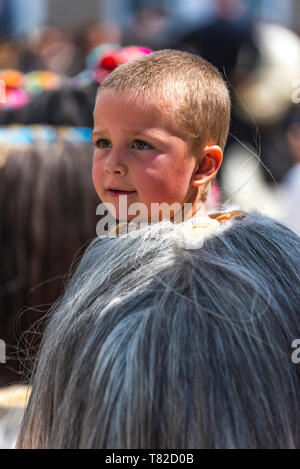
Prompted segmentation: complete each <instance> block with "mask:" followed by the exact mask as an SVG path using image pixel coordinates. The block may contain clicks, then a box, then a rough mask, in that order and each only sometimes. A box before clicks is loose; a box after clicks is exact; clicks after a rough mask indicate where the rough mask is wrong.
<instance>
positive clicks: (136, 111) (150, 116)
mask: <svg viewBox="0 0 300 469" xmlns="http://www.w3.org/2000/svg"><path fill="white" fill-rule="evenodd" d="M175 116H176V111H175V105H174V103H172V100H171V99H170V101H169V102H165V103H160V102H159V101H158V100H157V99H155V98H154V97H151V96H149V95H148V94H146V93H145V94H136V93H130V92H122V93H116V92H115V91H114V90H113V89H105V90H103V91H101V90H100V92H99V94H98V96H97V100H96V105H95V110H94V119H95V125H97V123H99V124H101V123H103V124H104V123H105V122H106V121H107V120H111V119H112V120H114V121H120V122H122V124H123V125H126V124H127V125H128V126H130V124H136V125H140V126H145V127H147V126H149V127H153V126H154V125H155V126H156V127H165V128H166V129H167V130H169V131H172V133H174V132H176V133H178V129H177V127H178V126H177V125H176V124H177V122H176V117H175Z"/></svg>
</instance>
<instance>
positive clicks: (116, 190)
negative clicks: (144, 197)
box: [106, 187, 136, 197]
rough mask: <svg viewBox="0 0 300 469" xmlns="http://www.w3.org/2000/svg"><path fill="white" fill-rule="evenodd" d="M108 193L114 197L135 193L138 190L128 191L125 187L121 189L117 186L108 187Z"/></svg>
mask: <svg viewBox="0 0 300 469" xmlns="http://www.w3.org/2000/svg"><path fill="white" fill-rule="evenodd" d="M106 191H107V193H108V195H110V196H112V197H119V196H120V195H131V194H135V193H136V191H127V190H124V189H119V188H117V187H108V188H107V189H106Z"/></svg>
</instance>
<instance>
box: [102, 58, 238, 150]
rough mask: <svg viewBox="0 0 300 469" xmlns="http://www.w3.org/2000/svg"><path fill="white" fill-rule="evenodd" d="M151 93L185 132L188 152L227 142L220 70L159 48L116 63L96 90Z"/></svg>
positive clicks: (227, 103)
mask: <svg viewBox="0 0 300 469" xmlns="http://www.w3.org/2000/svg"><path fill="white" fill-rule="evenodd" d="M105 89H113V90H114V91H115V92H116V93H127V92H130V94H134V95H136V96H139V97H140V96H145V97H146V96H149V97H150V98H151V99H152V100H153V102H154V103H157V106H158V107H159V106H165V110H166V111H167V112H168V114H169V116H170V118H171V119H172V122H173V123H174V121H175V124H176V126H177V128H178V129H180V130H181V131H182V132H183V133H184V135H185V136H186V138H187V140H188V143H189V149H190V153H191V154H195V153H198V152H199V150H201V149H202V148H203V147H204V145H206V144H215V145H219V146H220V147H221V148H222V150H223V149H224V147H225V144H226V140H227V136H228V130H229V124H230V97H229V92H228V89H227V86H226V84H225V82H224V80H223V78H222V75H221V73H220V72H219V71H218V70H217V69H216V68H215V67H214V66H213V65H211V64H210V63H209V62H207V61H206V60H205V59H203V58H202V57H199V56H197V55H194V54H190V53H188V52H181V51H178V50H171V49H166V50H161V51H157V52H153V53H152V54H149V55H146V56H144V57H141V58H138V59H136V60H134V61H131V62H128V63H126V64H124V65H121V66H119V67H118V68H116V69H115V70H114V71H113V72H112V73H111V74H110V75H109V76H108V77H107V78H106V79H105V80H104V81H103V82H102V84H101V86H100V88H99V91H98V93H100V92H101V91H102V90H105Z"/></svg>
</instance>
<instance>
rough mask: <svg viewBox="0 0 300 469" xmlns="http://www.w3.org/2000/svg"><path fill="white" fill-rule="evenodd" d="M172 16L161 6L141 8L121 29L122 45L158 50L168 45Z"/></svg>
mask: <svg viewBox="0 0 300 469" xmlns="http://www.w3.org/2000/svg"><path fill="white" fill-rule="evenodd" d="M171 27H172V15H171V13H170V12H169V10H167V9H166V8H165V7H163V6H158V5H153V6H151V7H150V6H149V7H146V6H145V7H142V8H140V9H138V10H137V11H135V12H134V13H132V15H131V16H130V18H129V20H128V22H127V24H126V25H125V28H124V29H123V36H122V43H123V44H124V45H125V46H126V45H129V46H131V45H132V44H136V45H137V46H146V47H150V48H151V49H154V50H158V49H163V48H166V47H167V46H168V45H169V43H170V37H169V35H170V28H171Z"/></svg>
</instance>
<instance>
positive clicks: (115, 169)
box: [104, 155, 127, 176]
mask: <svg viewBox="0 0 300 469" xmlns="http://www.w3.org/2000/svg"><path fill="white" fill-rule="evenodd" d="M104 170H105V172H106V173H108V174H118V175H119V176H125V175H126V174H127V168H126V166H125V165H124V164H123V162H122V161H120V158H118V157H116V156H113V155H110V156H109V158H107V160H106V162H105V167H104Z"/></svg>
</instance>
